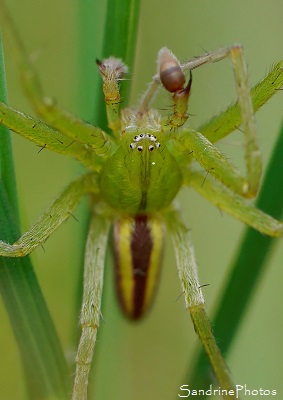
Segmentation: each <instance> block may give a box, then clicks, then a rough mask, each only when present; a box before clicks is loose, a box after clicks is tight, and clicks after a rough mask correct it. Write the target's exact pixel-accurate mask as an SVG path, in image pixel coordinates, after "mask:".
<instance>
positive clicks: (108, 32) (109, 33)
mask: <svg viewBox="0 0 283 400" xmlns="http://www.w3.org/2000/svg"><path fill="white" fill-rule="evenodd" d="M139 3H140V2H139V0H122V1H119V2H117V1H115V0H108V2H107V9H106V17H105V25H104V34H103V39H102V45H101V51H100V54H99V57H100V58H101V59H103V58H105V57H109V56H115V57H118V58H121V59H122V60H123V61H124V62H125V64H126V65H128V67H129V68H130V72H132V68H133V61H134V55H135V47H136V37H137V28H138V15H139ZM82 7H84V6H83V5H82ZM97 56H98V55H96V57H97ZM101 88H102V86H101V83H100V85H99V89H98V90H97V91H96V95H95V104H96V107H95V113H94V116H93V121H94V122H95V124H96V125H98V126H100V127H101V128H102V129H104V130H106V131H107V121H106V113H105V104H104V98H103V92H102V89H101ZM130 88H131V82H130V80H128V81H127V80H126V81H123V82H122V85H121V99H122V103H123V106H124V104H127V102H128V100H129V94H130Z"/></svg>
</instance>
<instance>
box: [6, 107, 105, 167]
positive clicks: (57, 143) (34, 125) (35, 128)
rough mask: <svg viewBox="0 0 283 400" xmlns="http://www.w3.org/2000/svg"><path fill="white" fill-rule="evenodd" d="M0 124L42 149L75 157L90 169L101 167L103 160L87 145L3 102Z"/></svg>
mask: <svg viewBox="0 0 283 400" xmlns="http://www.w3.org/2000/svg"><path fill="white" fill-rule="evenodd" d="M0 123H2V124H3V125H5V126H6V127H7V128H9V129H11V130H13V131H14V132H16V133H18V134H19V135H21V136H23V137H25V138H26V139H29V140H30V141H32V142H33V143H36V144H37V145H38V146H40V147H42V148H46V149H49V150H51V151H55V152H56V153H60V154H65V155H70V156H72V157H75V158H76V159H77V160H79V161H80V162H81V163H82V164H84V165H85V166H86V167H88V168H90V169H95V168H96V167H99V165H101V161H102V160H101V158H100V157H99V156H97V155H96V154H95V153H94V152H93V151H91V149H89V148H87V147H86V146H85V145H83V144H81V143H79V142H77V141H75V140H73V139H71V138H69V137H67V136H65V135H63V134H62V133H61V132H60V131H58V130H57V129H55V128H53V127H51V126H50V125H47V124H46V123H45V122H43V121H41V120H39V119H36V118H33V117H30V116H27V115H25V114H22V113H20V112H18V111H16V110H14V109H13V108H11V107H9V106H7V105H6V104H5V103H1V102H0Z"/></svg>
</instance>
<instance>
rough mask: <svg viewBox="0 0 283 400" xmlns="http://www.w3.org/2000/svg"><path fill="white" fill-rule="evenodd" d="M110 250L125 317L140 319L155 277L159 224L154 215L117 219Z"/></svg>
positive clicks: (160, 233)
mask: <svg viewBox="0 0 283 400" xmlns="http://www.w3.org/2000/svg"><path fill="white" fill-rule="evenodd" d="M113 245H114V246H113V247H114V259H115V277H116V288H117V295H118V298H119V301H120V305H121V308H122V310H123V311H124V313H125V315H126V316H127V317H129V318H130V319H138V318H140V317H141V316H142V315H143V314H144V313H145V312H146V311H147V310H148V308H149V306H150V305H151V302H152V299H153V296H154V293H155V288H156V283H157V280H158V276H159V269H160V262H161V258H162V248H163V224H162V220H161V218H160V217H159V216H158V215H154V216H151V215H136V216H134V217H120V218H119V219H117V220H116V221H115V222H114V228H113Z"/></svg>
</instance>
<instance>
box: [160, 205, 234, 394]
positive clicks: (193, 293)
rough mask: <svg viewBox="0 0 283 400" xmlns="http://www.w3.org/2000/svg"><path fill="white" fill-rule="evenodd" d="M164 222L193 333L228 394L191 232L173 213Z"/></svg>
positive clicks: (230, 386) (229, 387)
mask: <svg viewBox="0 0 283 400" xmlns="http://www.w3.org/2000/svg"><path fill="white" fill-rule="evenodd" d="M165 219H166V226H167V227H168V229H169V230H170V233H171V235H172V240H173V246H174V251H175V256H176V261H177V267H178V273H179V278H180V281H181V286H182V290H183V293H184V297H185V304H186V309H187V310H188V311H189V312H190V315H191V318H192V321H193V324H194V328H195V331H196V332H197V334H198V335H199V338H200V340H201V342H202V345H203V347H204V349H205V351H206V353H207V356H208V357H209V360H210V362H211V366H212V368H213V370H214V373H215V376H216V378H217V380H218V383H219V385H220V386H221V387H222V388H225V389H227V390H233V389H234V385H233V383H232V382H231V378H230V373H229V370H228V368H227V365H226V363H225V361H224V359H223V357H222V355H221V352H220V350H219V348H218V346H217V343H216V341H215V338H214V336H213V331H212V327H211V324H210V321H209V319H208V317H207V315H206V312H205V309H204V298H203V294H202V291H201V285H200V283H199V280H198V276H197V264H196V260H195V256H194V250H193V247H192V244H191V239H190V232H189V231H188V229H187V228H186V227H185V226H184V225H183V223H182V221H181V219H180V216H179V214H178V213H177V212H176V211H174V210H170V211H168V212H167V213H166V215H165Z"/></svg>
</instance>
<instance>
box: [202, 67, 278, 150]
mask: <svg viewBox="0 0 283 400" xmlns="http://www.w3.org/2000/svg"><path fill="white" fill-rule="evenodd" d="M282 85H283V62H282V61H279V62H278V63H276V64H275V65H274V66H273V68H272V69H271V71H270V72H269V74H268V75H267V76H266V77H265V78H264V79H263V80H262V81H261V82H259V83H258V84H257V85H255V86H254V87H253V88H252V89H251V99H252V105H253V109H254V111H255V112H256V111H257V110H258V109H259V108H260V107H261V106H262V105H263V104H264V103H266V102H267V100H269V99H270V98H271V97H272V96H273V95H274V94H275V93H277V92H278V91H279V90H280V88H281V87H282ZM241 123H242V119H241V113H240V108H239V104H238V102H236V103H234V104H232V105H231V106H230V107H228V108H227V110H225V111H224V112H222V113H220V114H219V115H216V116H215V117H213V118H212V119H211V120H210V121H208V122H206V123H205V124H203V125H201V126H200V127H199V128H198V129H197V131H198V132H201V133H202V135H203V136H205V137H206V138H207V139H208V140H209V141H210V142H211V143H215V142H217V141H218V140H220V139H222V138H224V137H225V136H227V135H228V134H229V133H230V132H233V131H234V130H235V129H237V128H239V127H240V126H241Z"/></svg>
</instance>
